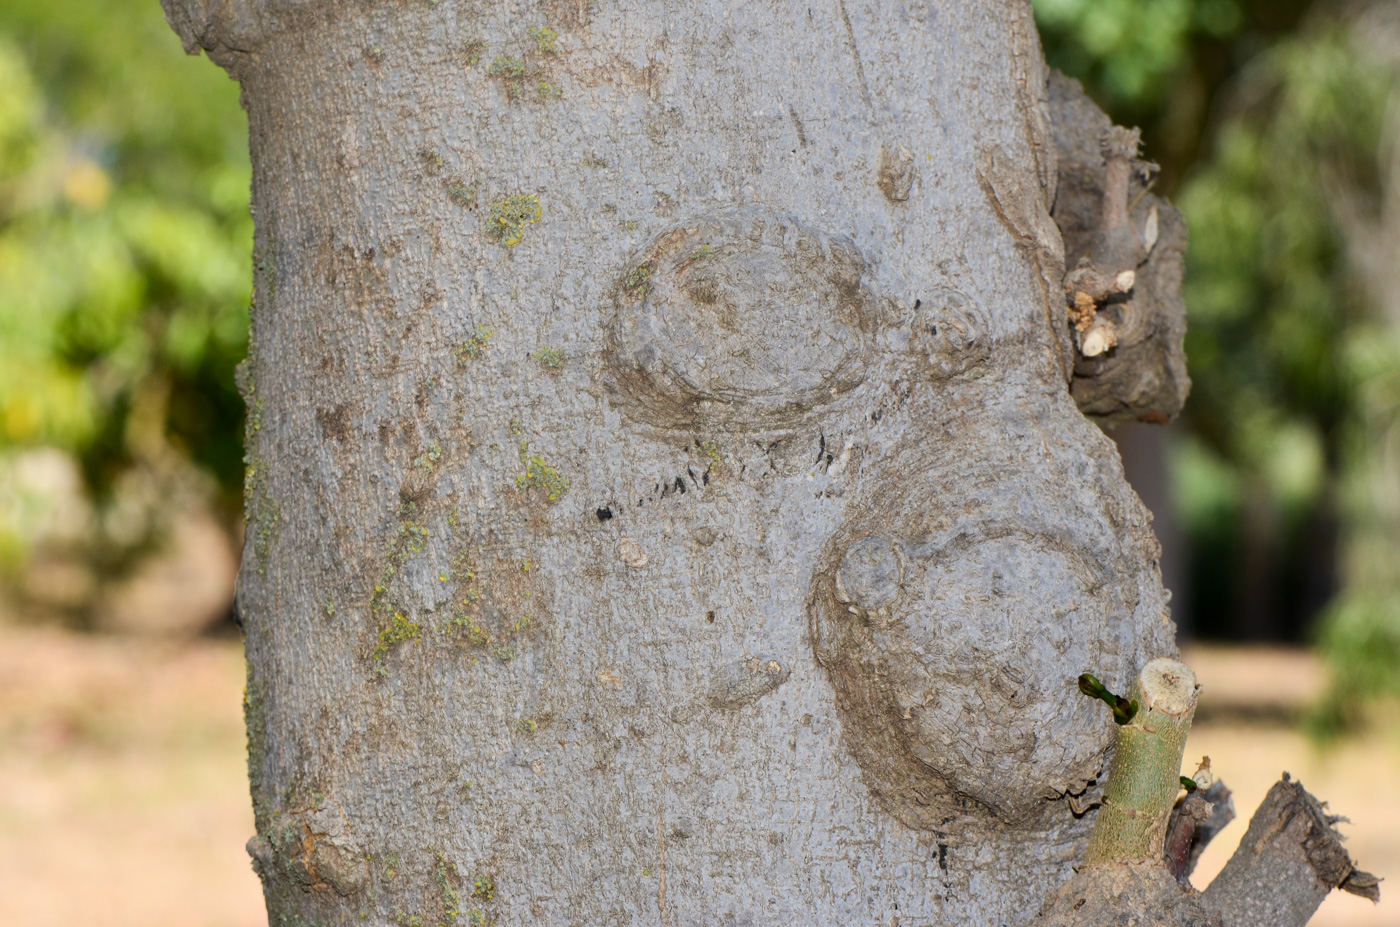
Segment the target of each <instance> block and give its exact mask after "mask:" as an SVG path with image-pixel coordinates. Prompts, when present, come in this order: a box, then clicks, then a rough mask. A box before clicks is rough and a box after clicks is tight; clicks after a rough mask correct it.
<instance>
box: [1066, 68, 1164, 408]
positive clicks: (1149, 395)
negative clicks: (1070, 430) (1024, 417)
mask: <svg viewBox="0 0 1400 927" xmlns="http://www.w3.org/2000/svg"><path fill="white" fill-rule="evenodd" d="M1049 105H1050V112H1051V117H1052V120H1053V122H1052V124H1053V126H1054V130H1055V142H1056V146H1057V151H1058V154H1059V161H1058V163H1059V174H1060V176H1059V185H1058V190H1057V194H1056V197H1055V205H1054V210H1053V215H1054V218H1055V224H1056V225H1058V226H1059V229H1060V232H1061V233H1062V235H1063V236H1064V249H1065V266H1066V268H1067V269H1069V270H1070V271H1071V274H1073V271H1074V270H1075V268H1076V267H1079V266H1081V261H1083V262H1087V263H1088V265H1089V266H1091V267H1093V268H1094V269H1095V270H1096V271H1097V272H1098V273H1099V274H1102V275H1103V276H1104V277H1105V278H1106V279H1107V280H1110V281H1111V280H1112V279H1113V278H1114V277H1116V276H1117V275H1118V274H1120V273H1122V272H1124V271H1128V272H1131V273H1132V274H1133V277H1134V279H1133V281H1132V285H1131V289H1130V290H1129V291H1126V292H1116V291H1112V290H1109V291H1106V292H1103V293H1101V294H1096V295H1099V297H1100V302H1101V303H1102V305H1101V307H1100V308H1099V310H1098V312H1097V313H1096V315H1097V317H1098V319H1097V320H1098V324H1099V325H1106V326H1109V330H1111V331H1112V339H1113V343H1114V347H1113V349H1112V350H1105V351H1101V352H1097V353H1094V352H1092V351H1091V350H1085V351H1081V352H1079V353H1078V354H1077V355H1076V359H1075V364H1074V380H1073V382H1072V384H1071V390H1072V392H1073V395H1074V399H1075V402H1077V403H1078V404H1079V408H1080V409H1081V410H1082V411H1083V412H1084V414H1085V415H1088V416H1090V417H1092V418H1094V419H1096V420H1098V421H1101V422H1104V423H1110V424H1111V423H1114V422H1124V421H1140V422H1150V423H1153V424H1166V423H1167V422H1169V421H1171V420H1172V419H1174V418H1176V416H1177V414H1178V413H1179V412H1180V411H1181V407H1182V405H1183V404H1184V403H1185V402H1186V394H1187V393H1188V392H1189V391H1190V389H1191V379H1190V377H1189V376H1187V373H1186V351H1185V338H1186V304H1185V302H1184V301H1183V300H1182V298H1181V278H1182V274H1183V273H1184V271H1185V267H1186V259H1185V255H1186V222H1185V220H1184V219H1183V218H1182V216H1181V212H1180V210H1178V209H1176V207H1174V206H1172V205H1171V204H1170V203H1169V202H1167V201H1166V200H1165V199H1163V198H1161V197H1159V196H1156V195H1155V194H1153V193H1151V192H1149V191H1150V190H1151V181H1152V179H1153V174H1154V173H1155V172H1156V165H1153V164H1151V163H1149V162H1146V161H1141V160H1138V159H1137V157H1136V156H1137V138H1136V135H1135V134H1130V133H1129V134H1127V135H1130V141H1128V139H1127V138H1115V136H1117V135H1119V134H1120V133H1123V130H1121V129H1120V130H1115V129H1114V127H1113V123H1112V122H1110V121H1109V118H1108V117H1107V116H1105V115H1104V114H1103V112H1102V111H1101V110H1100V109H1099V108H1098V107H1097V106H1095V105H1094V102H1093V101H1092V100H1090V99H1089V98H1088V96H1086V95H1085V93H1084V90H1083V88H1082V87H1080V85H1079V82H1078V81H1076V80H1073V79H1072V78H1068V77H1065V76H1064V75H1062V74H1059V73H1052V74H1051V76H1050V81H1049ZM1116 141H1128V144H1127V145H1126V146H1124V147H1125V148H1126V150H1115V147H1116V146H1115V145H1114V144H1113V143H1114V142H1116ZM1106 142H1107V143H1108V145H1107V146H1106V145H1105V143H1106ZM1115 155H1116V157H1115ZM1115 187H1117V188H1118V189H1119V190H1120V191H1121V194H1122V195H1121V197H1116V196H1112V195H1110V196H1108V197H1106V196H1105V194H1106V192H1107V193H1110V194H1111V193H1113V192H1114V188H1115ZM1106 200H1107V201H1108V202H1106ZM1110 204H1111V206H1110ZM1106 213H1108V214H1109V215H1106ZM1106 227H1111V228H1112V229H1113V231H1108V228H1106ZM1114 232H1116V234H1114ZM1071 282H1072V278H1067V279H1066V284H1067V286H1066V289H1067V290H1068V292H1067V295H1068V296H1069V297H1070V299H1071V301H1072V300H1073V298H1074V295H1075V292H1076V290H1075V288H1073V287H1070V286H1069V284H1070V283H1071ZM1082 327H1083V328H1085V329H1087V328H1088V321H1087V320H1086V322H1085V323H1084V324H1083V326H1082ZM1082 340H1083V339H1081V342H1082Z"/></svg>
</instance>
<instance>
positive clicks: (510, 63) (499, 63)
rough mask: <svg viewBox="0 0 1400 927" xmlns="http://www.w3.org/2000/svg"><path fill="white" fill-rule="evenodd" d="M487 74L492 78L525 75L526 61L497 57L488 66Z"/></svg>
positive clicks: (507, 56)
mask: <svg viewBox="0 0 1400 927" xmlns="http://www.w3.org/2000/svg"><path fill="white" fill-rule="evenodd" d="M486 73H487V74H489V75H490V76H492V77H501V78H512V77H519V76H520V75H522V74H524V73H525V59H524V58H512V57H510V56H509V55H497V56H496V57H495V58H493V59H491V63H490V64H489V65H487V66H486Z"/></svg>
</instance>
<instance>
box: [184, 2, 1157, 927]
mask: <svg viewBox="0 0 1400 927" xmlns="http://www.w3.org/2000/svg"><path fill="white" fill-rule="evenodd" d="M166 3H167V10H168V13H169V15H170V17H171V20H172V22H173V23H174V24H175V26H176V28H177V30H178V31H180V33H181V35H182V36H183V38H184V40H185V42H186V45H187V47H190V48H195V47H197V46H202V47H204V48H206V49H208V50H209V51H210V55H211V57H213V58H214V60H215V61H217V62H219V63H220V64H221V65H223V66H224V67H226V68H227V69H228V70H229V72H230V73H231V74H232V75H233V76H234V77H236V78H237V79H238V80H240V81H241V82H242V86H243V95H244V101H245V105H246V107H247V110H248V115H249V124H250V135H251V146H252V156H253V167H254V182H253V201H254V207H255V217H256V221H257V241H256V257H255V263H256V274H257V305H256V308H255V312H254V345H255V348H254V351H253V352H252V356H251V357H250V359H249V363H248V368H247V371H246V373H247V378H246V380H247V382H246V387H245V388H246V391H247V394H248V397H249V403H250V410H251V411H250V432H249V451H248V453H249V472H250V477H249V486H248V489H249V499H248V505H249V517H250V524H249V532H248V544H247V549H246V551H245V557H244V566H243V572H242V575H241V577H240V586H239V608H240V613H241V614H242V616H243V621H244V626H245V631H246V634H247V648H248V658H249V682H248V699H247V700H248V718H249V732H250V756H249V763H250V773H251V776H252V780H253V796H254V805H255V808H256V812H257V825H258V836H257V837H255V838H254V839H253V840H252V841H251V842H250V849H251V851H252V852H253V853H254V856H255V858H256V861H257V864H258V867H259V871H260V872H261V874H262V877H263V880H264V885H265V887H266V893H267V899H268V904H269V909H270V912H271V914H272V921H273V923H274V924H281V923H289V924H300V923H321V924H327V925H330V924H337V925H338V924H341V923H347V924H353V923H358V922H360V919H361V918H364V919H366V920H367V921H368V922H370V923H389V922H395V921H397V922H400V923H422V924H439V923H452V922H454V921H455V922H456V923H459V924H463V923H499V924H526V923H531V924H558V925H565V924H569V925H572V924H578V925H603V924H648V925H653V924H655V925H664V927H671V925H675V927H682V925H684V927H689V925H697V927H698V925H723V924H734V925H744V924H751V925H760V924H762V925H768V924H772V925H778V924H783V925H786V924H864V925H877V924H878V925H882V927H885V925H900V924H902V925H906V927H908V925H918V924H978V925H983V924H1008V925H1014V924H1019V923H1023V922H1025V921H1026V920H1028V919H1029V918H1030V917H1031V916H1032V915H1033V914H1034V913H1035V911H1036V909H1037V907H1038V905H1039V903H1040V901H1041V899H1042V898H1043V897H1044V896H1045V895H1046V893H1047V892H1048V891H1049V890H1051V889H1052V888H1054V887H1055V886H1057V885H1059V884H1061V883H1062V882H1064V881H1065V880H1066V879H1067V878H1068V877H1069V875H1070V873H1071V863H1072V862H1073V861H1074V860H1075V859H1076V858H1078V856H1079V855H1080V853H1081V851H1082V849H1083V842H1084V839H1085V837H1086V835H1087V828H1088V823H1089V822H1088V821H1087V820H1081V819H1078V818H1076V817H1075V816H1074V815H1073V814H1072V813H1071V810H1070V807H1069V802H1067V801H1065V800H1063V796H1064V795H1065V793H1067V792H1073V793H1078V792H1082V791H1083V790H1084V789H1085V788H1086V785H1087V784H1088V783H1089V782H1090V781H1091V780H1092V779H1094V777H1095V776H1096V774H1097V773H1098V771H1099V770H1100V768H1101V765H1102V763H1103V761H1104V759H1105V754H1106V751H1107V750H1108V748H1109V745H1110V742H1111V740H1112V736H1113V735H1112V731H1111V730H1110V729H1109V727H1110V726H1109V725H1106V724H1104V717H1103V715H1102V713H1101V711H1100V708H1099V707H1098V706H1096V705H1095V704H1094V703H1093V702H1091V701H1090V700H1088V699H1085V698H1082V697H1080V696H1079V695H1078V694H1077V693H1076V689H1075V677H1076V676H1077V675H1078V674H1079V673H1081V672H1083V671H1085V670H1093V671H1094V672H1095V673H1097V674H1098V675H1099V676H1100V678H1101V679H1103V680H1104V682H1105V683H1106V684H1108V685H1109V686H1110V687H1112V688H1114V689H1115V690H1117V689H1120V688H1124V687H1126V682H1127V680H1128V679H1129V678H1130V677H1131V676H1132V675H1133V673H1134V672H1135V671H1136V668H1137V667H1138V666H1139V665H1141V663H1142V662H1143V661H1144V660H1145V659H1146V658H1149V657H1154V656H1158V655H1161V654H1170V653H1172V652H1173V644H1172V629H1171V624H1170V620H1169V619H1168V617H1167V610H1166V607H1165V600H1166V596H1165V594H1164V593H1163V590H1162V588H1161V583H1160V580H1159V578H1158V572H1157V566H1156V562H1155V558H1156V556H1157V547H1156V544H1155V542H1154V541H1153V539H1152V536H1151V533H1150V529H1149V525H1148V518H1147V515H1146V513H1145V512H1144V510H1143V508H1142V506H1141V505H1140V503H1139V502H1138V500H1137V498H1136V497H1135V496H1134V495H1133V494H1132V492H1131V490H1129V488H1128V487H1127V485H1126V484H1125V483H1124V481H1123V477H1122V472H1121V468H1120V466H1119V462H1118V459H1117V456H1116V454H1115V453H1114V451H1113V447H1112V445H1111V443H1110V442H1109V441H1108V440H1107V439H1106V438H1105V437H1104V436H1103V435H1102V434H1101V433H1100V432H1099V430H1098V429H1097V428H1096V427H1095V426H1094V425H1092V424H1091V423H1089V422H1088V421H1087V420H1086V419H1085V418H1084V416H1083V415H1081V414H1080V412H1079V411H1078V410H1077V409H1076V407H1075V404H1074V402H1073V401H1072V399H1071V398H1070V395H1069V392H1068V390H1067V386H1066V383H1067V375H1068V371H1069V369H1070V360H1071V358H1070V356H1069V355H1068V353H1067V352H1068V350H1069V340H1068V339H1069V332H1068V329H1067V327H1066V321H1065V309H1064V303H1063V298H1062V297H1061V295H1060V290H1059V287H1060V279H1061V275H1062V273H1063V268H1062V266H1059V262H1060V261H1062V259H1063V258H1062V246H1061V244H1060V240H1059V235H1058V233H1057V232H1056V230H1055V227H1054V225H1053V224H1052V223H1051V220H1050V218H1049V213H1048V207H1049V205H1050V202H1051V200H1052V198H1053V195H1054V185H1055V155H1054V151H1053V146H1054V142H1053V139H1051V138H1050V136H1049V130H1048V125H1047V110H1046V106H1045V90H1044V87H1045V75H1044V73H1043V64H1042V59H1041V55H1040V50H1039V47H1038V45H1037V43H1036V39H1035V35H1034V28H1033V25H1032V22H1031V19H1030V11H1029V4H1028V3H1022V2H1019V0H1017V2H1010V0H1008V2H993V0H986V2H968V3H927V4H923V3H883V2H881V3H875V2H860V0H834V2H832V0H820V2H817V3H815V4H813V5H811V6H806V5H792V4H786V3H782V4H780V3H767V2H759V3H748V4H738V3H725V2H719V0H691V2H686V3H680V2H675V0H667V2H655V3H648V4H641V3H628V2H618V0H557V2H543V3H539V4H516V3H491V4H486V3H475V4H472V3H467V2H464V0H441V2H438V3H431V2H428V0H401V2H394V3H388V2H384V3H369V2H363V3H344V2H342V3H327V2H320V3H315V2H295V3H294V2H290V0H223V2H218V0H166ZM543 29H549V30H554V31H557V40H556V39H552V38H551V35H552V33H550V32H543V31H539V30H543ZM532 30H534V31H533V32H532ZM551 46H552V48H553V50H551ZM531 198H538V209H539V213H538V221H537V222H530V221H529V220H530V219H533V218H534V217H535V213H534V208H535V200H534V199H531ZM513 214H514V218H513V217H512V216H513ZM517 220H518V221H517ZM517 237H518V238H519V241H518V243H515V244H510V243H509V242H511V241H512V240H513V239H515V238H517ZM838 568H839V569H838ZM414 918H418V919H419V920H418V921H415V920H414Z"/></svg>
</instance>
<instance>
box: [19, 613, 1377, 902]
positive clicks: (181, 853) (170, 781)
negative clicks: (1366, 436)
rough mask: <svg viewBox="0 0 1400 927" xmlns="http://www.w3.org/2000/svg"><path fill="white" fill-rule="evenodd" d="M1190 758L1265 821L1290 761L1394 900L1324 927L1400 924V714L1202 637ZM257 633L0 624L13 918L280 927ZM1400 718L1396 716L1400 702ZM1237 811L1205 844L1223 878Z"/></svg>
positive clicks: (1269, 655) (1268, 654) (1267, 657)
mask: <svg viewBox="0 0 1400 927" xmlns="http://www.w3.org/2000/svg"><path fill="white" fill-rule="evenodd" d="M1186 658H1187V660H1188V662H1190V663H1191V664H1192V665H1193V666H1194V667H1195V668H1196V669H1197V672H1198V674H1199V676H1200V678H1201V682H1202V684H1203V685H1204V686H1205V690H1204V693H1203V696H1202V702H1201V714H1200V721H1199V722H1198V724H1197V725H1196V729H1195V730H1194V731H1193V732H1192V738H1191V745H1190V748H1189V751H1188V762H1187V766H1188V767H1190V768H1189V769H1187V770H1186V771H1187V772H1188V773H1190V772H1191V771H1193V770H1194V769H1195V761H1196V759H1197V758H1199V756H1200V754H1203V753H1205V754H1209V755H1210V756H1211V758H1212V760H1213V762H1214V766H1215V769H1216V771H1217V772H1218V773H1219V774H1220V775H1221V776H1223V777H1224V778H1225V779H1226V781H1227V782H1228V783H1229V784H1230V786H1231V787H1232V788H1233V789H1234V791H1235V800H1236V805H1237V807H1238V808H1239V809H1240V814H1241V817H1242V818H1247V817H1248V816H1249V814H1250V813H1251V812H1252V811H1253V809H1254V807H1255V806H1256V805H1257V804H1258V802H1259V800H1260V799H1261V798H1262V797H1263V796H1264V793H1265V792H1266V791H1267V790H1268V788H1269V786H1270V785H1272V784H1273V782H1274V781H1275V780H1276V779H1277V778H1278V775H1279V773H1280V772H1281V771H1282V770H1284V769H1287V770H1289V771H1290V772H1292V773H1293V774H1294V776H1295V777H1297V778H1299V779H1301V781H1302V782H1303V784H1304V785H1305V786H1306V787H1307V788H1308V789H1309V790H1310V791H1312V792H1313V793H1314V794H1316V795H1318V796H1319V797H1322V798H1324V799H1326V800H1328V801H1330V803H1331V807H1332V810H1333V811H1334V812H1336V813H1340V814H1345V815H1348V816H1350V817H1351V818H1352V819H1353V820H1355V822H1356V823H1355V824H1353V825H1349V826H1344V828H1343V829H1344V831H1345V832H1346V833H1347V834H1348V835H1349V837H1350V841H1349V848H1350V850H1351V852H1352V854H1353V855H1354V856H1355V857H1356V859H1357V860H1358V862H1359V863H1360V864H1361V866H1362V868H1365V869H1368V870H1370V871H1372V872H1375V873H1377V874H1378V875H1381V876H1383V877H1384V876H1390V879H1389V881H1387V882H1386V883H1384V884H1382V886H1381V894H1382V898H1383V901H1382V903H1381V904H1380V905H1378V906H1372V905H1371V904H1370V902H1367V901H1363V900H1362V899H1360V898H1355V897H1353V896H1350V895H1343V894H1338V893H1333V895H1332V896H1331V897H1330V898H1329V899H1328V901H1327V902H1326V903H1325V904H1324V905H1323V907H1322V909H1321V911H1320V912H1319V913H1318V916H1317V917H1316V918H1315V919H1314V920H1313V924H1314V925H1317V927H1343V925H1347V927H1380V925H1386V927H1400V878H1396V876H1397V874H1400V722H1397V721H1395V720H1392V721H1391V722H1390V723H1389V726H1388V727H1386V728H1383V729H1379V730H1376V731H1373V732H1372V733H1370V734H1369V735H1367V736H1366V737H1364V738H1357V739H1351V740H1344V741H1341V742H1339V743H1338V744H1336V745H1335V746H1334V747H1332V748H1329V750H1328V751H1327V753H1326V754H1325V755H1324V754H1321V753H1319V752H1318V750H1317V749H1316V748H1315V747H1314V746H1313V745H1312V744H1311V743H1310V742H1309V741H1308V740H1306V739H1305V738H1304V737H1303V736H1302V735H1301V734H1300V733H1298V731H1297V730H1296V725H1295V724H1294V720H1295V719H1296V715H1297V712H1298V710H1299V708H1300V707H1301V706H1303V705H1304V704H1306V702H1307V699H1308V698H1310V697H1312V696H1313V695H1314V694H1315V693H1316V692H1317V691H1318V690H1319V688H1320V687H1321V685H1322V684H1323V678H1322V673H1321V671H1320V670H1319V668H1318V665H1317V662H1316V660H1315V659H1314V658H1313V657H1311V656H1310V655H1308V654H1306V653H1304V652H1301V651H1296V650H1280V649H1220V648H1196V649H1193V650H1191V651H1189V652H1188V653H1187V656H1186ZM243 676H244V671H243V657H242V650H241V646H240V645H239V644H238V643H237V642H236V641H231V640H210V639H198V640H193V641H188V640H187V641H183V642H172V641H161V640H158V639H151V638H145V639H141V638H121V637H112V636H97V635H90V634H75V633H72V632H66V631H59V630H53V629H36V628H14V627H5V626H3V625H0V924H24V925H26V927H50V925H52V927H58V925H64V927H67V925H70V924H74V923H81V924H84V925H91V927H153V925H176V924H178V925H184V927H262V925H264V924H265V923H266V919H265V916H264V914H263V908H262V893H261V890H260V889H259V886H258V881H257V878H256V877H255V876H254V875H253V872H252V870H251V868H250V867H249V864H248V858H247V856H246V855H245V853H244V851H243V844H244V843H245V841H246V840H247V839H248V837H249V836H250V835H251V834H252V832H253V821H252V812H251V810H250V808H249V803H248V788H247V783H246V780H245V778H244V776H245V769H244V752H243V751H244V741H243V721H242V714H241V699H242V690H243ZM1392 717H1393V713H1392ZM1243 833H1244V821H1243V820H1241V821H1237V822H1236V823H1234V824H1232V825H1230V827H1229V828H1227V829H1226V830H1225V832H1224V833H1223V834H1222V835H1221V836H1220V838H1219V839H1218V840H1217V841H1216V843H1215V844H1214V845H1212V846H1211V847H1210V849H1209V850H1208V851H1207V854H1206V856H1205V858H1204V859H1203V861H1202V863H1201V867H1200V869H1199V870H1198V871H1197V875H1198V878H1197V880H1196V881H1197V882H1198V883H1199V884H1205V883H1206V882H1207V881H1209V879H1210V877H1212V876H1213V875H1214V874H1215V873H1216V872H1217V871H1219V869H1220V867H1221V866H1222V865H1224V861H1225V858H1226V857H1227V856H1228V855H1229V854H1230V853H1231V852H1232V851H1233V849H1234V846H1235V844H1236V843H1237V842H1238V841H1239V838H1240V835H1241V834H1243Z"/></svg>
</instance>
